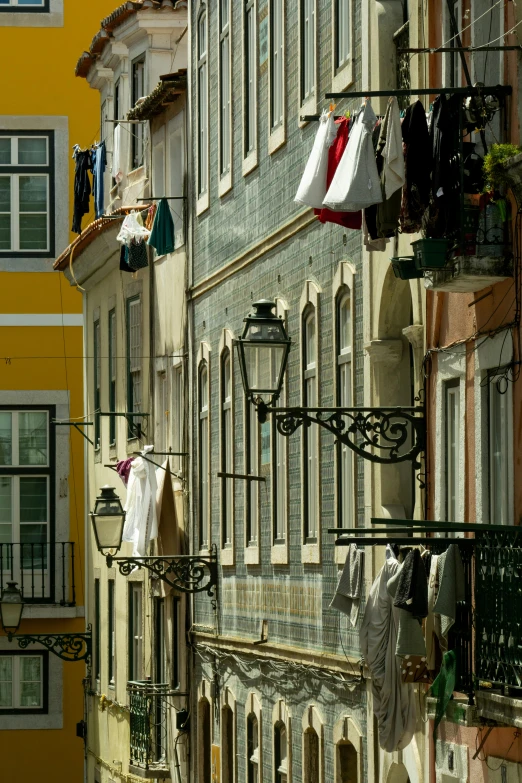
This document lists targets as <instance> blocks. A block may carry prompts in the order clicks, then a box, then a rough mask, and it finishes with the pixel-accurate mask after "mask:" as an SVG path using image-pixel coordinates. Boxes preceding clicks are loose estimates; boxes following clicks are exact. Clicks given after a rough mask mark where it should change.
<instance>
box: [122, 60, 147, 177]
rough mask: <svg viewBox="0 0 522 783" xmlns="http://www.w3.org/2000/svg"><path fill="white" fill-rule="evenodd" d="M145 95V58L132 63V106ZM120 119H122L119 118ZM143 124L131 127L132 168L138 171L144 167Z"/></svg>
mask: <svg viewBox="0 0 522 783" xmlns="http://www.w3.org/2000/svg"><path fill="white" fill-rule="evenodd" d="M144 95H145V57H141V58H140V59H139V60H135V61H134V62H133V63H132V105H133V106H135V105H136V101H138V100H139V99H140V98H143V96H144ZM118 119H120V118H119V117H118ZM144 127H145V126H144V124H143V123H142V122H135V123H132V124H131V126H130V129H131V133H132V168H133V169H137V168H139V166H143V138H144V135H143V129H144Z"/></svg>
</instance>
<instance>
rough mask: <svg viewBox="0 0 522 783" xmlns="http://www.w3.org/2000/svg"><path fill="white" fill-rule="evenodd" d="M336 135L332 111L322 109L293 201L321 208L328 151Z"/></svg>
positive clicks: (324, 193)
mask: <svg viewBox="0 0 522 783" xmlns="http://www.w3.org/2000/svg"><path fill="white" fill-rule="evenodd" d="M335 137H336V128H335V123H334V119H333V112H326V111H323V113H322V114H321V117H320V119H319V128H318V130H317V133H316V136H315V141H314V146H313V147H312V152H311V153H310V157H309V158H308V162H307V164H306V167H305V170H304V173H303V176H302V178H301V182H300V184H299V187H298V189H297V193H296V196H295V199H294V201H296V202H297V203H298V204H304V205H305V206H307V207H315V208H316V209H321V208H322V206H323V199H324V197H325V195H326V189H327V187H326V177H327V173H328V151H329V149H330V146H331V144H332V142H333V141H334V139H335Z"/></svg>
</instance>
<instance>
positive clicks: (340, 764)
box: [335, 740, 358, 783]
mask: <svg viewBox="0 0 522 783" xmlns="http://www.w3.org/2000/svg"><path fill="white" fill-rule="evenodd" d="M335 753H336V756H337V759H336V761H337V770H338V772H337V781H338V783H357V779H358V759H357V751H356V750H355V748H354V746H353V745H352V743H351V742H348V740H341V741H340V742H338V743H337V745H336V746H335Z"/></svg>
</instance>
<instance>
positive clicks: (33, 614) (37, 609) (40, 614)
mask: <svg viewBox="0 0 522 783" xmlns="http://www.w3.org/2000/svg"><path fill="white" fill-rule="evenodd" d="M76 617H85V607H84V606H60V605H59V604H24V620H44V619H45V620H46V619H56V620H74V619H75V618H76Z"/></svg>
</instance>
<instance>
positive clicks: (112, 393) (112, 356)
mask: <svg viewBox="0 0 522 783" xmlns="http://www.w3.org/2000/svg"><path fill="white" fill-rule="evenodd" d="M116 366H117V365H116V310H110V311H109V410H110V411H115V410H116ZM115 443H116V416H110V417H109V445H110V446H114V444H115Z"/></svg>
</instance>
